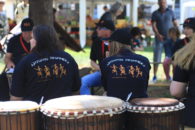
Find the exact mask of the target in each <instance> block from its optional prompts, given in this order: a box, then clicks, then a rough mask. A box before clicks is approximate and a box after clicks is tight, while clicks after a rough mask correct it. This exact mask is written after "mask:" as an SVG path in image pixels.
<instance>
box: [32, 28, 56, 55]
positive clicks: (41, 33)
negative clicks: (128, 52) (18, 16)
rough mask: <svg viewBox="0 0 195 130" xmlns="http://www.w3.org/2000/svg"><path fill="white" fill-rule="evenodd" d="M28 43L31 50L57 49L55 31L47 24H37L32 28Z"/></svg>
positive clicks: (46, 50) (48, 50)
mask: <svg viewBox="0 0 195 130" xmlns="http://www.w3.org/2000/svg"><path fill="white" fill-rule="evenodd" d="M30 44H31V50H32V51H35V52H38V53H41V52H53V51H55V50H58V49H59V47H58V40H57V35H56V32H55V30H54V28H53V27H50V26H48V25H37V26H35V27H34V28H33V31H32V39H31V40H30Z"/></svg>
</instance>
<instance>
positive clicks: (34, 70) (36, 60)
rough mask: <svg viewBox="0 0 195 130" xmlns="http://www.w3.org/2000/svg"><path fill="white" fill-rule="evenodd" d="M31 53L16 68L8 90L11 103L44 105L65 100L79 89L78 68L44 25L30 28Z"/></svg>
mask: <svg viewBox="0 0 195 130" xmlns="http://www.w3.org/2000/svg"><path fill="white" fill-rule="evenodd" d="M30 44H31V48H32V52H31V53H30V54H28V55H27V56H25V57H24V58H23V59H22V60H21V61H20V62H19V63H18V64H17V66H16V68H15V70H14V74H13V81H12V87H11V100H31V101H35V102H37V103H38V102H40V100H41V98H42V97H44V100H43V102H45V101H47V100H49V99H52V98H57V97H62V96H68V95H71V94H72V91H77V90H79V88H80V77H79V72H78V65H77V63H76V62H75V60H74V59H73V58H72V57H71V56H70V55H69V54H68V53H66V52H64V51H61V50H60V49H59V47H58V45H57V37H56V33H55V31H54V29H53V28H52V27H49V26H47V25H38V26H36V27H34V28H33V34H32V39H31V41H30Z"/></svg>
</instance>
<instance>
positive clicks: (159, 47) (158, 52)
mask: <svg viewBox="0 0 195 130" xmlns="http://www.w3.org/2000/svg"><path fill="white" fill-rule="evenodd" d="M164 42H165V41H159V40H158V39H157V38H155V43H154V57H153V58H154V59H153V61H154V62H161V57H162V52H163V48H164Z"/></svg>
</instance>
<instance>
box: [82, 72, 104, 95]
mask: <svg viewBox="0 0 195 130" xmlns="http://www.w3.org/2000/svg"><path fill="white" fill-rule="evenodd" d="M101 85H102V82H101V72H100V71H96V72H94V73H91V74H88V75H86V76H84V77H82V79H81V88H80V94H81V95H91V91H90V88H91V87H96V86H101Z"/></svg>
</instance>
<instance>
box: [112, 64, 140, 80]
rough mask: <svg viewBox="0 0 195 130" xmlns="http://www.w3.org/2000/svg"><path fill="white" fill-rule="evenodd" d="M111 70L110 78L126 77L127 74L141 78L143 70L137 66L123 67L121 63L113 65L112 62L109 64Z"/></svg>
mask: <svg viewBox="0 0 195 130" xmlns="http://www.w3.org/2000/svg"><path fill="white" fill-rule="evenodd" d="M110 68H111V71H112V76H113V77H112V78H126V77H127V76H128V75H129V76H130V77H132V78H142V77H143V72H142V70H141V68H140V67H139V66H137V65H136V66H133V65H130V66H127V67H124V66H123V65H121V64H120V65H119V66H117V65H115V64H113V65H112V66H110Z"/></svg>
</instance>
